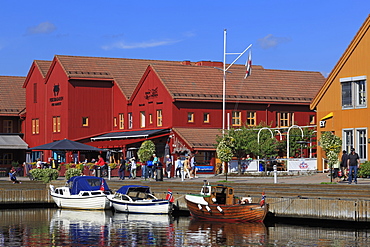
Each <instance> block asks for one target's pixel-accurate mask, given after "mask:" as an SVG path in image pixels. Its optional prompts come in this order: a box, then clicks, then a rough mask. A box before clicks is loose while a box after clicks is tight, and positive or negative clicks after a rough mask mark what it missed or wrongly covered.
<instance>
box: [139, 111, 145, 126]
mask: <svg viewBox="0 0 370 247" xmlns="http://www.w3.org/2000/svg"><path fill="white" fill-rule="evenodd" d="M140 128H145V111H140Z"/></svg>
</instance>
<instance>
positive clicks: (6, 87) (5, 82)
mask: <svg viewBox="0 0 370 247" xmlns="http://www.w3.org/2000/svg"><path fill="white" fill-rule="evenodd" d="M25 79H26V77H23V76H0V116H18V114H19V113H20V112H21V111H22V110H23V109H24V108H25V107H26V89H25V88H23V87H22V86H23V83H24V80H25Z"/></svg>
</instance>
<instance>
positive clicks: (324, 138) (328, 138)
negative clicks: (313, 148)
mask: <svg viewBox="0 0 370 247" xmlns="http://www.w3.org/2000/svg"><path fill="white" fill-rule="evenodd" d="M320 146H321V148H322V149H323V150H324V152H325V154H326V158H327V159H328V163H329V167H330V168H331V167H332V166H333V164H335V163H336V162H338V156H339V153H340V151H341V148H342V140H341V139H340V138H339V137H338V136H336V135H334V134H333V133H332V132H331V131H325V132H324V133H322V135H321V138H320Z"/></svg>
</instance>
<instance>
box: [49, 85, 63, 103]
mask: <svg viewBox="0 0 370 247" xmlns="http://www.w3.org/2000/svg"><path fill="white" fill-rule="evenodd" d="M59 92H60V87H59V84H56V85H54V87H53V94H54V97H53V98H50V99H49V101H50V102H51V106H57V105H61V104H62V101H63V96H59V97H58V95H59Z"/></svg>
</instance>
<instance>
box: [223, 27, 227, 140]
mask: <svg viewBox="0 0 370 247" xmlns="http://www.w3.org/2000/svg"><path fill="white" fill-rule="evenodd" d="M223 72H224V75H223V84H222V135H224V134H225V101H226V29H224V64H223Z"/></svg>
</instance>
